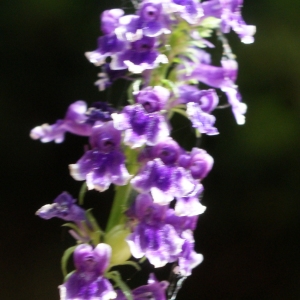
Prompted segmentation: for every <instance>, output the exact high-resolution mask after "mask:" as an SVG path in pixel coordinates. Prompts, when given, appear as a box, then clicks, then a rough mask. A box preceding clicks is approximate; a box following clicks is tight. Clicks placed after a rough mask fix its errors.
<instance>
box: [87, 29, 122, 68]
mask: <svg viewBox="0 0 300 300" xmlns="http://www.w3.org/2000/svg"><path fill="white" fill-rule="evenodd" d="M124 49H126V42H124V41H122V40H119V39H118V37H117V36H116V35H115V34H114V33H111V34H107V35H104V36H101V37H99V38H98V48H97V49H96V50H95V51H92V52H86V53H85V56H86V58H87V59H88V60H89V61H90V62H91V63H93V64H94V65H95V66H101V65H102V64H104V63H105V59H106V58H107V57H109V56H112V55H113V54H116V53H118V52H121V51H124ZM125 68H126V67H125ZM125 68H123V69H125Z"/></svg>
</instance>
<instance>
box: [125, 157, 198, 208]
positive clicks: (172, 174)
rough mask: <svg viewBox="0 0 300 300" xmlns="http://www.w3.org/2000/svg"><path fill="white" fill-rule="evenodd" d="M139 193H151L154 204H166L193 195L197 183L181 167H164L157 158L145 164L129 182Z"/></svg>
mask: <svg viewBox="0 0 300 300" xmlns="http://www.w3.org/2000/svg"><path fill="white" fill-rule="evenodd" d="M131 185H132V186H133V188H134V189H136V190H137V191H139V192H140V193H147V192H151V194H152V197H153V199H154V202H156V203H160V204H162V205H163V204H168V203H169V202H171V201H172V200H173V199H174V198H177V197H187V196H192V195H194V192H195V190H196V188H197V183H196V182H194V180H193V179H192V178H191V176H190V175H189V174H188V172H187V171H186V170H184V169H183V168H181V167H177V166H172V165H166V164H164V163H163V161H162V160H161V159H159V158H156V159H154V160H153V161H149V162H147V164H146V165H145V167H144V168H142V170H141V171H140V172H139V173H138V174H137V175H136V176H135V177H134V178H133V179H132V180H131Z"/></svg>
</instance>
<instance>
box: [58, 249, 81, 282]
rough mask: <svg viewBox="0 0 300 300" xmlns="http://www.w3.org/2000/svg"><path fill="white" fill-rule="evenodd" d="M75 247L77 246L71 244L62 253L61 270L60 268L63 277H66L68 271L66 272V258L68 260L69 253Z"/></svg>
mask: <svg viewBox="0 0 300 300" xmlns="http://www.w3.org/2000/svg"><path fill="white" fill-rule="evenodd" d="M76 247H77V246H73V247H70V248H68V249H67V250H66V251H65V252H64V254H63V256H62V258H61V270H62V273H63V276H64V277H66V276H67V274H68V272H67V264H68V260H69V258H70V256H71V254H72V253H73V252H74V250H75V248H76Z"/></svg>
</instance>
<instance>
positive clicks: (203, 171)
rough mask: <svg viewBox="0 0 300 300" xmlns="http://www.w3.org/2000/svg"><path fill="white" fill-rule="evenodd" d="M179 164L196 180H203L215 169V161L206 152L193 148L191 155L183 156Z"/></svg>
mask: <svg viewBox="0 0 300 300" xmlns="http://www.w3.org/2000/svg"><path fill="white" fill-rule="evenodd" d="M178 164H179V165H180V166H182V167H184V168H185V169H187V170H190V172H191V175H192V177H193V178H194V179H197V180H202V179H203V178H205V177H206V176H207V174H208V173H209V172H210V170H211V169H212V167H213V164H214V159H213V158H212V156H210V155H209V154H208V153H207V152H206V151H205V150H203V149H199V148H193V149H192V151H191V152H190V154H182V155H181V156H180V157H179V160H178Z"/></svg>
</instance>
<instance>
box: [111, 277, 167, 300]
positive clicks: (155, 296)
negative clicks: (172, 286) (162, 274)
mask: <svg viewBox="0 0 300 300" xmlns="http://www.w3.org/2000/svg"><path fill="white" fill-rule="evenodd" d="M168 285H169V283H168V282H167V281H161V282H159V281H158V280H157V279H156V278H155V276H154V274H150V276H149V279H148V284H147V285H142V286H140V287H138V288H136V289H134V290H133V291H132V295H133V299H134V300H149V299H152V300H166V289H167V287H168ZM126 299H127V298H126V297H125V295H124V294H123V292H122V291H121V290H118V291H117V298H116V300H126Z"/></svg>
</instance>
